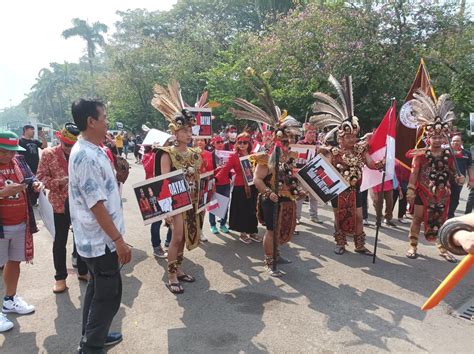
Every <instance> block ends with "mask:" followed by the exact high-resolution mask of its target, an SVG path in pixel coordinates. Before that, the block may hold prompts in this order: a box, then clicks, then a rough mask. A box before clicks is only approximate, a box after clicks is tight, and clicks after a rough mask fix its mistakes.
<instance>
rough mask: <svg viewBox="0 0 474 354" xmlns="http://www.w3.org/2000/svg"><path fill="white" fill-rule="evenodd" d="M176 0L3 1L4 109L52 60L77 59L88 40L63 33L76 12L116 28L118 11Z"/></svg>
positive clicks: (0, 102)
mask: <svg viewBox="0 0 474 354" xmlns="http://www.w3.org/2000/svg"><path fill="white" fill-rule="evenodd" d="M176 1H177V0H114V1H108V0H80V1H71V0H62V1H60V0H42V1H38V0H29V1H25V0H13V1H8V0H7V1H1V3H0V42H1V43H2V54H1V55H0V110H1V109H2V108H7V107H10V106H14V105H17V104H19V103H20V102H21V101H22V100H23V98H24V97H25V94H26V93H28V92H29V90H30V88H31V86H33V85H34V83H35V78H36V77H37V75H38V72H39V71H40V70H41V69H42V68H44V67H48V66H49V63H52V62H58V63H63V62H64V61H67V62H78V61H79V58H80V57H81V56H82V55H84V53H85V42H84V41H83V40H81V39H79V38H77V37H73V38H69V39H68V40H65V39H64V38H63V37H62V36H61V33H62V32H63V30H65V29H67V28H69V27H71V20H72V19H73V18H75V17H78V18H80V19H85V20H87V21H89V22H96V21H100V22H102V23H105V24H106V25H107V26H109V31H108V34H107V35H110V34H111V32H113V31H114V29H115V28H114V26H113V25H114V23H115V22H116V21H117V20H118V19H119V16H117V15H116V11H125V10H127V9H134V8H144V9H147V10H149V11H155V10H169V9H170V8H171V7H172V6H173V4H175V3H176Z"/></svg>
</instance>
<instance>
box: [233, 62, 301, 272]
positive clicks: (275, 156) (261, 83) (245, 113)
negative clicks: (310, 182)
mask: <svg viewBox="0 0 474 354" xmlns="http://www.w3.org/2000/svg"><path fill="white" fill-rule="evenodd" d="M245 74H246V76H247V77H248V79H249V83H250V85H251V89H252V91H254V92H263V94H262V95H257V98H258V99H259V101H260V103H261V105H262V106H263V107H264V109H261V108H259V107H257V106H255V105H254V104H252V103H250V102H248V101H247V100H245V99H242V98H237V99H235V100H234V103H235V104H236V105H237V106H239V109H234V108H231V109H230V110H229V111H230V112H231V113H232V114H233V115H234V116H235V117H236V118H237V119H248V120H253V121H256V122H258V123H260V124H265V125H268V126H270V127H271V129H273V142H274V148H273V150H272V153H271V156H268V155H267V154H255V155H252V156H251V157H250V160H251V162H253V163H254V164H255V165H256V167H255V172H254V176H253V181H254V184H255V187H257V189H258V191H259V192H260V194H259V199H258V208H257V213H258V219H259V221H260V222H261V223H262V224H263V225H265V227H266V229H267V230H266V232H265V236H264V239H263V251H264V263H265V268H266V270H267V271H268V273H269V274H270V275H271V276H274V277H279V276H282V275H283V273H282V272H280V271H278V270H277V269H276V264H277V263H290V261H288V260H286V259H284V258H283V257H281V256H280V255H279V252H278V245H281V244H284V243H287V242H288V241H290V240H291V238H292V236H293V234H294V232H295V227H296V203H295V199H296V198H297V197H299V196H300V195H301V194H303V193H304V192H303V191H302V190H301V188H299V185H298V180H297V179H296V178H295V177H294V176H293V172H292V171H293V168H294V165H293V160H292V159H291V158H290V151H289V150H290V149H289V145H290V140H291V139H292V137H293V135H294V132H295V131H296V130H297V127H299V126H300V123H299V122H298V121H297V120H296V119H295V118H293V117H291V116H289V115H288V113H287V112H286V111H283V112H281V110H280V108H278V106H276V105H275V102H274V101H273V98H272V96H271V91H270V87H269V85H268V84H267V82H266V81H265V80H264V78H263V77H262V76H260V75H259V74H258V73H257V72H256V71H255V70H254V69H252V68H248V69H246V70H245ZM260 88H262V89H260ZM247 208H248V206H247Z"/></svg>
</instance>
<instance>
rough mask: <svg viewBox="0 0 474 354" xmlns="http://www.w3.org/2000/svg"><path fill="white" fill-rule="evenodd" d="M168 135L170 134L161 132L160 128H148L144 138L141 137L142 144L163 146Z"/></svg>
mask: <svg viewBox="0 0 474 354" xmlns="http://www.w3.org/2000/svg"><path fill="white" fill-rule="evenodd" d="M170 137H171V135H170V134H168V133H165V132H162V131H161V130H158V129H150V130H148V133H147V134H146V137H145V139H143V142H142V146H148V145H149V146H151V145H154V144H156V145H158V146H163V145H164V144H165V143H166V141H167V140H168V139H169V138H170Z"/></svg>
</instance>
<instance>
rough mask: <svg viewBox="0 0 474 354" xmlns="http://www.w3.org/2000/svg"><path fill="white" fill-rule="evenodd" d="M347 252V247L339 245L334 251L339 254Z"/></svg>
mask: <svg viewBox="0 0 474 354" xmlns="http://www.w3.org/2000/svg"><path fill="white" fill-rule="evenodd" d="M345 252H346V248H345V247H344V246H337V247H336V248H335V249H334V253H335V254H338V255H341V254H344V253H345Z"/></svg>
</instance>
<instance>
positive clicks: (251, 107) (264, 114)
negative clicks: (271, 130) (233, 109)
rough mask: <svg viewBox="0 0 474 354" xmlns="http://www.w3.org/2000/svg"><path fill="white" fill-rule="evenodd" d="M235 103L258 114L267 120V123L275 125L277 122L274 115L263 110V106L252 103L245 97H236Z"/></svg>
mask: <svg viewBox="0 0 474 354" xmlns="http://www.w3.org/2000/svg"><path fill="white" fill-rule="evenodd" d="M234 103H235V104H236V105H237V106H239V107H241V108H243V109H244V110H246V111H248V112H251V113H253V114H254V115H256V116H260V117H261V118H262V119H264V120H265V124H269V125H271V126H273V125H274V124H275V121H274V119H273V117H272V116H270V115H269V114H268V113H267V112H265V111H264V110H262V109H261V108H259V107H257V106H255V105H254V104H252V103H250V102H249V101H247V100H245V99H243V98H236V99H235V100H234Z"/></svg>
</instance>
